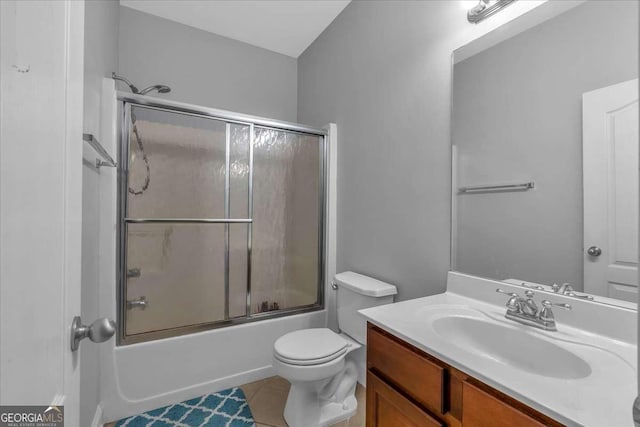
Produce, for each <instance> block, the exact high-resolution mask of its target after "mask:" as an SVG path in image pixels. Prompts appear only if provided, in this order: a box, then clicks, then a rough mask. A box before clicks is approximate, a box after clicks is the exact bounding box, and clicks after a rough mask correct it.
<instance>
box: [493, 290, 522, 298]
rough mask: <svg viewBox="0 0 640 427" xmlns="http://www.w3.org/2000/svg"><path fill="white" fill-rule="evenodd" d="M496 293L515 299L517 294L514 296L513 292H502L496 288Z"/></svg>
mask: <svg viewBox="0 0 640 427" xmlns="http://www.w3.org/2000/svg"><path fill="white" fill-rule="evenodd" d="M496 292H497V293H499V294H505V295H509V296H511V297H517V296H518V294H516V293H515V292H508V291H503V290H502V289H500V288H498V289H496Z"/></svg>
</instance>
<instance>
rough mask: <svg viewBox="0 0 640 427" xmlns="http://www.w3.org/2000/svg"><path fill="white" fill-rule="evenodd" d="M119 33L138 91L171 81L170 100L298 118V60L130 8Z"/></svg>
mask: <svg viewBox="0 0 640 427" xmlns="http://www.w3.org/2000/svg"><path fill="white" fill-rule="evenodd" d="M119 37H120V58H119V60H120V64H119V68H118V71H119V73H120V74H122V75H123V76H125V77H126V78H128V79H129V80H131V81H132V82H133V83H134V84H135V85H137V86H138V88H139V89H142V88H143V87H146V86H149V85H151V84H160V83H162V84H167V85H169V86H171V88H172V92H171V93H169V94H166V95H161V96H162V97H166V98H168V99H174V100H176V101H181V102H187V103H191V104H197V105H204V106H208V107H214V108H221V109H225V110H230V111H236V112H240V113H247V114H253V115H259V116H265V117H269V118H274V119H280V120H287V121H292V122H295V121H296V116H297V98H296V92H297V63H296V60H295V59H294V58H291V57H289V56H286V55H281V54H278V53H274V52H271V51H268V50H266V49H262V48H258V47H255V46H251V45H248V44H246V43H242V42H238V41H235V40H231V39H228V38H225V37H222V36H218V35H215V34H212V33H208V32H206V31H202V30H198V29H195V28H192V27H188V26H186V25H183V24H179V23H176V22H173V21H169V20H166V19H162V18H158V17H156V16H153V15H149V14H146V13H142V12H139V11H136V10H133V9H130V8H127V7H120V29H119ZM119 87H120V88H122V89H123V90H124V89H125V88H126V86H125V85H123V84H121V85H120V86H119ZM324 124H326V123H323V125H324Z"/></svg>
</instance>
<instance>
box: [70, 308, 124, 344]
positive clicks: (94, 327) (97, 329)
mask: <svg viewBox="0 0 640 427" xmlns="http://www.w3.org/2000/svg"><path fill="white" fill-rule="evenodd" d="M115 333H116V322H114V321H113V320H111V319H107V318H106V317H103V318H101V319H98V320H96V321H95V322H93V323H92V324H91V325H89V326H86V325H83V324H82V319H80V316H76V317H74V318H73V323H71V351H76V350H78V348H79V347H80V341H82V340H83V339H85V338H87V337H88V338H89V339H90V340H91V341H93V342H104V341H106V340H108V339H109V338H111V337H112V336H113V334H115Z"/></svg>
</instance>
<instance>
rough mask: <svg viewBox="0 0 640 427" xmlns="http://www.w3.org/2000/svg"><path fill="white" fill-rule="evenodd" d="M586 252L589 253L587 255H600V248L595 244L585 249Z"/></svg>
mask: <svg viewBox="0 0 640 427" xmlns="http://www.w3.org/2000/svg"><path fill="white" fill-rule="evenodd" d="M587 254H589V256H600V255H602V249H600V248H599V247H597V246H591V247H590V248H589V249H587Z"/></svg>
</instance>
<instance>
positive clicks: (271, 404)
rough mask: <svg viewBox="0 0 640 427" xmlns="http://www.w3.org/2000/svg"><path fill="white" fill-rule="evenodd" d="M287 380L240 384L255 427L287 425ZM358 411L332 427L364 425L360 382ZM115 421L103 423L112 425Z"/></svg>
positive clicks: (279, 378)
mask: <svg viewBox="0 0 640 427" xmlns="http://www.w3.org/2000/svg"><path fill="white" fill-rule="evenodd" d="M289 387H290V385H289V382H288V381H287V380H285V379H284V378H281V377H270V378H265V379H264V380H260V381H256V382H253V383H249V384H245V385H242V386H240V388H241V389H242V391H243V392H244V394H245V396H246V397H247V401H248V402H249V408H251V413H252V414H253V419H254V420H255V422H256V427H287V423H286V422H285V421H284V418H283V417H282V414H283V412H284V405H285V403H286V402H287V394H288V393H289ZM356 398H357V400H358V412H356V414H355V415H354V416H353V417H351V418H350V419H349V420H346V421H342V422H339V423H338V424H334V425H333V426H332V427H364V425H365V400H366V394H365V389H364V387H362V386H361V385H360V384H358V387H357V388H356ZM114 425H115V423H108V424H105V425H104V427H113V426H114Z"/></svg>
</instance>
